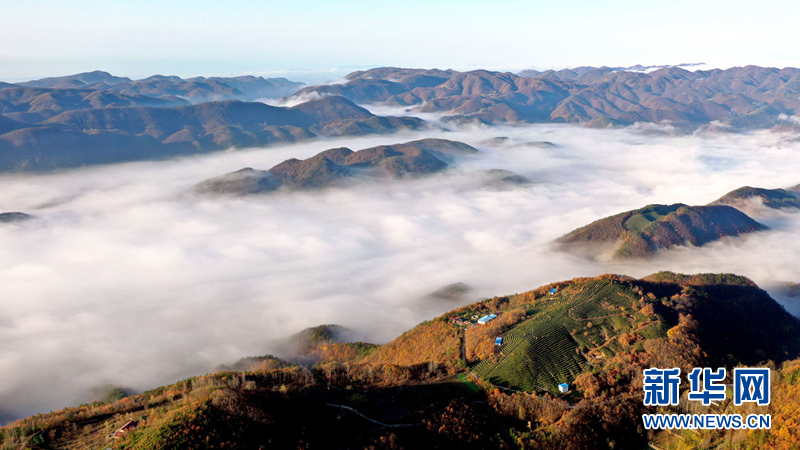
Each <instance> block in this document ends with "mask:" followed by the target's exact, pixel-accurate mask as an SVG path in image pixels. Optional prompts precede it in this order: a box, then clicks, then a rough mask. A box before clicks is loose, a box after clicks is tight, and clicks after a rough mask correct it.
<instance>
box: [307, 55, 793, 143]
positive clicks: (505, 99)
mask: <svg viewBox="0 0 800 450" xmlns="http://www.w3.org/2000/svg"><path fill="white" fill-rule="evenodd" d="M682 66H684V67H686V68H691V66H692V65H691V64H689V65H682ZM684 67H678V66H664V67H660V68H659V67H650V68H644V67H641V66H638V67H636V66H634V67H628V68H623V67H599V68H598V67H578V68H575V69H571V70H570V69H565V70H561V71H545V72H536V71H527V72H525V73H522V74H519V75H515V74H512V73H507V72H494V71H487V70H475V71H470V72H458V71H453V70H447V71H443V70H436V69H434V70H423V69H401V68H392V67H383V68H376V69H371V70H367V71H359V72H353V73H351V74H350V75H348V76H347V77H346V78H347V82H346V83H344V84H337V85H323V86H312V87H307V88H304V89H303V90H301V91H299V92H298V94H297V95H308V94H310V93H316V94H318V95H322V96H325V95H341V96H344V97H346V98H349V99H351V100H353V101H355V102H358V103H377V104H382V105H387V106H402V107H405V108H410V109H411V111H420V112H438V113H442V114H445V115H446V116H448V117H449V118H450V119H451V120H458V121H479V122H486V123H502V122H555V123H564V122H566V123H578V124H582V125H586V126H596V127H608V126H624V125H630V124H633V123H636V122H652V123H662V122H668V123H670V124H671V125H672V126H673V127H675V128H676V129H678V130H691V129H696V128H700V127H706V128H709V129H714V130H716V131H744V130H751V129H768V128H772V127H777V128H776V129H781V127H785V126H791V123H790V122H791V121H788V119H786V117H787V116H792V115H795V114H796V113H797V111H800V98H798V96H797V95H796V93H797V92H798V91H799V90H800V69H795V68H785V69H777V68H770V67H758V66H746V67H733V68H730V69H725V70H720V69H714V70H697V71H690V70H686V68H684ZM652 69H657V70H652ZM646 70H650V71H647V72H646Z"/></svg>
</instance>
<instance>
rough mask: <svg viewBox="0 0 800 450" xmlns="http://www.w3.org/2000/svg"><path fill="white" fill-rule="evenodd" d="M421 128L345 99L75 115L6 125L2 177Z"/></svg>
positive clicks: (0, 145)
mask: <svg viewBox="0 0 800 450" xmlns="http://www.w3.org/2000/svg"><path fill="white" fill-rule="evenodd" d="M2 92H3V91H0V93H2ZM423 124H424V122H423V121H421V120H419V119H416V118H408V117H402V118H400V117H379V116H375V115H373V114H371V113H370V112H369V111H367V110H365V109H363V108H360V107H358V106H356V105H355V104H353V103H352V102H350V101H348V100H345V99H343V98H341V97H328V98H325V99H321V100H315V101H311V102H308V103H304V104H301V105H298V106H295V107H293V108H281V107H274V106H268V105H265V104H263V103H247V102H240V101H224V102H210V103H203V104H199V105H192V106H181V107H174V108H161V107H159V108H154V107H107V108H95V109H82V110H72V111H65V112H62V113H60V114H58V115H56V116H53V117H51V118H49V119H47V120H46V121H44V122H42V124H37V125H30V126H27V127H23V128H20V127H19V126H18V125H17V123H9V124H7V126H8V127H10V128H11V130H12V131H10V132H7V133H5V134H2V135H0V171H4V172H9V171H27V170H52V169H56V168H67V167H79V166H83V165H89V164H102V163H113V162H123V161H136V160H144V159H157V158H167V157H172V156H175V155H187V154H196V153H202V152H209V151H215V150H224V149H227V148H231V147H237V148H241V147H249V146H259V145H270V144H275V143H283V142H295V141H298V140H303V139H310V138H313V137H316V136H355V135H364V134H371V133H391V132H394V131H397V130H400V129H417V128H419V127H422V126H423ZM0 126H3V123H2V122H0Z"/></svg>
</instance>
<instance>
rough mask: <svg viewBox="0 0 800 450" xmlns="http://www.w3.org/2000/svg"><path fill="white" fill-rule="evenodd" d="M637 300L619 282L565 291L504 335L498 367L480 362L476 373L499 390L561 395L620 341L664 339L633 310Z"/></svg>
mask: <svg viewBox="0 0 800 450" xmlns="http://www.w3.org/2000/svg"><path fill="white" fill-rule="evenodd" d="M638 299H639V294H638V293H637V292H636V291H635V290H634V289H633V288H631V287H630V286H628V285H627V284H625V283H622V282H619V281H616V280H608V279H599V280H591V281H588V282H584V283H576V284H573V285H569V286H566V287H565V288H563V289H562V290H560V291H559V292H558V293H557V294H555V295H552V296H548V298H545V299H541V300H540V301H538V302H537V303H536V306H537V310H536V312H535V313H534V315H533V316H532V317H531V318H529V319H527V320H526V321H524V322H521V323H520V324H518V325H516V326H515V327H514V328H512V329H511V330H510V331H509V332H507V333H506V334H505V335H504V340H503V345H502V346H501V347H500V356H499V358H498V359H497V360H496V361H489V360H483V361H480V362H478V363H477V364H475V365H473V366H472V370H473V371H474V372H475V373H477V374H478V375H480V376H481V377H483V378H485V379H487V380H489V381H491V382H492V383H494V384H497V385H501V386H507V387H510V388H515V389H523V390H526V391H550V392H557V385H558V384H559V383H563V382H568V383H570V382H572V380H573V379H574V378H575V377H576V376H577V375H578V374H580V373H581V372H584V371H586V370H588V369H589V368H590V361H591V360H593V359H595V358H602V357H605V356H612V355H614V354H615V353H616V352H617V351H619V350H621V349H622V348H623V345H622V344H620V343H619V342H618V340H617V339H616V338H617V337H619V336H620V335H622V334H624V333H627V332H630V331H634V332H636V333H639V334H641V335H642V336H643V337H646V338H652V337H659V336H663V335H665V330H664V329H663V328H664V327H663V326H661V325H660V323H661V322H660V321H657V322H654V323H651V322H650V319H649V318H648V317H647V316H645V315H643V314H641V313H640V312H638V311H637V310H636V309H634V305H635V303H636V302H637V301H638Z"/></svg>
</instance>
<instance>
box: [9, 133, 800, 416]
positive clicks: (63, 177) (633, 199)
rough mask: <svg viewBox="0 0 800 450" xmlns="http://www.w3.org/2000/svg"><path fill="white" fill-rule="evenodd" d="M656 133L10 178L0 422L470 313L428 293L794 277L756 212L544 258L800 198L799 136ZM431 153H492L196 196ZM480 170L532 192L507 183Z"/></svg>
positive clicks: (243, 157) (789, 256)
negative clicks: (722, 206) (697, 217)
mask: <svg viewBox="0 0 800 450" xmlns="http://www.w3.org/2000/svg"><path fill="white" fill-rule="evenodd" d="M645 131H646V130H645ZM653 134H654V133H651V132H644V131H642V130H589V129H583V128H576V127H572V126H554V125H535V126H515V127H511V126H508V127H474V128H467V129H460V130H457V131H452V132H446V131H441V132H437V131H434V132H431V131H427V132H420V133H414V134H401V135H392V136H382V137H363V138H345V139H333V140H322V141H315V142H307V143H302V144H297V145H292V146H282V147H270V148H265V149H250V150H243V151H235V152H224V153H217V154H212V155H206V156H198V157H192V158H185V159H177V160H170V161H162V162H146V163H131V164H121V165H113V166H103V167H95V168H87V169H81V170H72V171H67V172H63V173H56V174H34V175H6V176H2V177H0V210H2V211H22V212H26V213H29V214H32V215H34V216H35V217H36V219H35V220H31V221H27V222H20V223H13V224H0V285H2V286H3V295H2V297H1V298H0V422H3V421H8V420H11V419H14V418H18V417H21V416H25V415H29V414H32V413H37V412H47V411H50V410H52V409H58V408H61V407H64V406H66V405H71V404H75V403H78V402H82V401H89V400H91V398H88V396H89V394H88V393H90V392H92V390H93V389H96V387H97V386H103V385H108V384H111V385H115V386H125V387H130V388H132V389H135V390H144V389H147V388H151V387H154V386H158V385H161V384H166V383H171V382H174V381H176V380H179V379H182V378H186V377H188V376H192V375H197V374H202V373H205V372H208V371H212V370H214V368H215V367H217V365H219V364H222V363H231V362H234V361H236V360H238V359H239V358H241V357H243V356H248V355H261V354H265V353H269V352H271V351H273V349H272V348H271V346H270V343H271V342H272V341H273V340H275V339H277V338H281V337H284V336H287V335H289V334H291V333H294V332H297V331H299V330H301V329H303V328H305V327H308V326H315V325H319V324H323V323H337V324H341V325H344V326H347V327H349V328H352V329H354V330H357V331H358V332H359V333H363V334H364V335H365V336H368V337H369V339H370V340H372V341H373V342H377V343H383V342H386V341H388V340H391V339H392V338H394V337H395V336H397V335H399V334H400V333H401V332H403V331H404V330H406V329H408V328H410V327H412V326H414V325H415V324H417V323H419V322H420V321H423V320H426V319H429V318H431V317H433V316H436V315H438V314H441V313H443V312H445V311H447V310H449V309H452V308H454V307H457V306H459V303H457V302H455V303H454V302H453V301H448V300H442V299H437V298H433V297H430V296H428V294H430V293H431V292H434V291H436V290H437V289H439V288H441V287H442V286H445V285H448V284H450V283H455V282H464V283H467V284H468V285H470V286H471V287H472V288H473V289H474V290H473V291H471V292H470V294H469V296H470V298H469V299H468V300H464V301H463V302H462V303H465V302H470V301H473V300H476V299H478V298H481V297H485V296H493V295H502V294H510V293H515V292H522V291H525V290H529V289H533V288H535V287H538V286H540V285H542V284H545V283H548V282H552V281H557V280H563V279H569V278H573V277H577V276H593V275H598V274H601V273H607V272H614V273H624V274H628V275H632V276H643V275H646V274H648V273H651V272H655V271H659V270H672V271H680V272H711V271H713V272H735V273H739V274H742V275H746V276H749V277H751V278H752V279H754V280H755V281H756V282H758V283H761V284H763V286H764V287H767V288H769V287H770V286H777V285H778V284H777V283H779V282H781V281H794V282H798V281H800V265H799V264H797V262H798V260H797V255H800V213H790V212H779V211H763V214H762V215H760V216H754V218H756V219H757V220H761V221H762V222H764V223H766V224H767V225H769V226H770V227H772V229H773V230H772V231H769V232H763V233H756V234H753V235H749V236H746V237H742V238H736V239H725V240H723V241H720V242H717V243H714V244H711V245H708V246H706V247H703V248H681V249H676V250H672V251H669V252H664V253H662V255H661V256H659V257H658V258H656V259H653V260H650V261H646V262H636V263H620V262H613V263H607V262H602V261H587V260H584V259H580V258H578V257H575V256H572V255H569V254H562V253H555V252H552V251H551V250H550V247H549V245H548V243H549V242H550V241H552V240H553V239H555V238H557V237H559V236H561V235H563V234H564V233H567V232H569V231H571V230H572V229H574V228H577V227H579V226H582V225H585V224H588V223H590V222H591V221H593V220H596V219H599V218H602V217H604V216H607V215H609V214H613V213H618V212H621V211H625V210H629V209H632V208H638V207H641V206H644V205H647V204H650V203H676V202H683V203H688V204H705V203H708V202H710V201H713V200H715V199H716V198H718V197H720V196H721V195H723V194H725V193H726V192H728V191H730V190H732V189H734V188H737V187H740V186H743V185H751V186H760V187H769V188H772V187H786V186H792V185H795V184H798V183H800V179H798V178H800V175H798V174H800V157H798V151H800V149H799V148H798V147H799V145H800V144H798V143H796V142H791V141H788V140H787V139H786V136H783V135H777V134H769V133H758V134H739V135H734V134H730V135H725V134H723V135H706V136H682V137H669V136H658V135H653ZM656 134H657V133H656ZM423 137H440V138H447V139H452V140H460V141H463V142H466V143H468V144H471V145H473V146H475V147H477V148H479V149H480V150H482V152H483V153H482V155H481V156H480V157H478V158H472V159H468V160H464V161H463V162H462V163H461V164H459V165H458V167H457V168H454V169H452V170H449V171H447V172H445V173H443V174H440V175H436V176H431V177H426V178H418V179H405V180H398V181H394V182H389V183H381V184H360V185H356V186H353V187H349V188H340V189H328V190H323V191H319V192H295V193H277V194H269V195H263V196H252V197H244V198H236V197H204V196H199V195H196V194H193V193H192V187H193V186H194V185H195V184H196V183H198V182H200V181H202V180H204V179H207V178H209V177H213V176H217V175H222V174H224V173H227V172H231V171H234V170H238V169H241V168H243V167H248V166H249V167H253V168H256V169H268V168H270V167H271V166H273V165H275V164H277V163H279V162H281V161H283V160H285V159H287V158H291V157H296V158H305V157H309V156H312V155H314V154H316V153H318V152H320V151H322V150H325V149H328V148H332V147H339V146H347V147H350V148H351V149H353V150H358V149H362V148H366V147H370V146H374V145H379V144H392V143H398V142H405V141H408V140H412V139H419V138H423ZM498 137H507V138H508V139H495V138H498ZM545 141H546V142H550V143H552V144H555V145H547V144H542V142H545ZM530 143H533V144H530ZM485 169H507V170H510V171H513V172H515V173H518V174H520V175H523V176H525V177H527V178H528V179H530V180H531V181H532V183H530V184H527V185H520V186H515V187H513V186H508V187H505V188H497V187H496V186H493V185H491V184H490V183H488V182H487V178H486V177H485V175H484V172H483V170H485ZM790 306H791V305H790ZM790 310H792V309H791V308H790ZM793 311H794V312H797V308H795V309H794V310H793Z"/></svg>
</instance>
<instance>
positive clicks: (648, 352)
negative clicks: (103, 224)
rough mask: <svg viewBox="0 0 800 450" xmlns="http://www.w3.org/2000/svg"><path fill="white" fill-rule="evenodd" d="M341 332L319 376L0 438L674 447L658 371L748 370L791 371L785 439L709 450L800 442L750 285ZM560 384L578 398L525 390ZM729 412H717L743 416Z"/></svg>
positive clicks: (720, 441)
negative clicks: (353, 339) (366, 333)
mask: <svg viewBox="0 0 800 450" xmlns="http://www.w3.org/2000/svg"><path fill="white" fill-rule="evenodd" d="M490 313H491V314H495V315H496V316H497V318H495V319H494V320H491V321H489V322H487V324H486V325H478V324H476V323H475V321H476V319H477V318H478V317H480V316H483V315H487V314H490ZM337 330H338V329H337V328H336V327H332V326H324V327H318V328H315V329H310V330H307V332H304V333H301V334H300V335H298V336H300V337H301V338H302V340H303V342H305V344H303V348H305V349H306V350H307V351H315V352H317V353H318V355H322V359H321V360H320V362H318V363H317V364H316V365H314V366H311V367H309V366H305V367H304V366H298V365H293V364H289V363H286V364H278V363H276V362H275V360H274V359H265V360H264V361H265V365H264V366H263V367H262V368H257V367H253V368H251V369H250V370H243V371H242V370H239V371H236V372H218V373H214V374H210V375H206V376H202V377H195V378H191V379H187V380H184V381H181V382H179V383H176V384H173V385H170V386H165V387H162V388H158V389H154V390H151V391H148V392H145V393H142V394H138V395H134V396H131V397H128V398H125V399H123V400H119V401H112V402H109V403H96V404H92V405H84V406H81V407H77V408H69V409H65V410H62V411H56V412H53V413H49V414H44V415H39V416H35V417H31V418H28V419H23V420H20V421H17V422H15V423H13V424H9V425H7V426H5V427H3V428H2V429H0V442H2V448H36V449H49V448H67V449H73V448H74V449H77V448H106V447H107V446H110V445H113V447H114V448H119V449H134V448H135V449H168V448H169V449H172V448H198V447H209V448H210V447H212V446H213V447H215V448H259V447H264V448H270V447H277V448H287V447H292V448H294V447H297V446H298V445H299V446H303V447H305V448H354V449H355V448H359V449H361V448H364V449H378V448H380V449H392V448H394V449H397V448H422V447H425V448H442V449H444V448H470V449H472V448H474V449H478V448H517V447H519V446H524V447H525V448H535V449H576V450H577V449H585V448H623V449H628V448H629V449H640V448H643V447H644V446H646V445H647V443H648V442H650V441H651V440H653V439H659V442H662V440H663V436H660V435H658V434H653V433H648V432H647V431H646V430H644V429H643V426H642V423H641V414H642V413H646V412H648V411H649V410H650V408H648V407H645V406H643V403H642V385H641V382H642V381H641V376H640V375H641V371H642V369H643V368H648V367H680V368H683V369H686V368H689V367H693V366H700V367H703V366H704V365H705V366H709V365H710V366H713V367H717V366H725V367H733V366H736V365H739V364H750V365H752V364H759V365H763V364H767V365H768V366H774V367H780V368H779V369H777V368H776V370H775V372H774V385H773V401H772V404H771V405H770V406H768V407H763V409H764V410H763V411H761V410H759V412H768V413H771V414H773V424H772V429H771V430H762V431H760V432H758V433H753V432H747V431H741V430H726V431H722V432H714V431H700V432H699V433H700V435H701V436H702V438H703V439H704V442H705V444H704V448H725V447H726V446H729V445H731V443H734V442H737V443H745V444H746V445H759V446H762V447H763V446H768V447H771V448H780V446H782V445H791V443H792V442H795V441H794V440H795V439H796V438H797V437H798V435H797V433H798V431H797V430H796V429H795V428H793V426H792V424H791V420H792V415H791V411H793V410H794V408H796V406H797V398H799V397H797V396H796V392H797V389H796V387H797V385H798V384H797V383H796V382H795V381H796V380H797V374H798V373H800V370H799V369H800V361H798V360H794V361H793V360H792V358H796V357H797V356H798V355H800V323H799V322H798V320H797V319H796V318H794V317H791V316H790V315H788V314H787V313H786V311H785V310H783V309H782V308H781V307H780V306H779V305H778V304H777V303H776V302H775V301H774V300H772V299H771V298H770V297H769V295H767V293H766V292H764V291H763V290H761V289H759V288H758V287H757V286H756V285H755V284H754V283H753V282H752V281H750V280H748V279H746V278H744V277H739V276H736V275H731V274H699V275H679V274H674V273H670V272H662V273H657V274H653V275H651V276H648V277H645V278H642V279H638V280H637V279H634V278H630V277H625V276H618V275H604V276H600V277H595V278H578V279H573V280H568V281H562V282H557V283H552V284H550V285H546V286H542V287H540V288H537V289H535V290H532V291H529V292H525V293H522V294H514V295H509V296H503V297H495V298H491V299H487V300H484V301H481V302H478V303H474V304H471V305H467V306H464V307H462V308H458V309H456V310H454V311H451V312H449V313H446V314H444V315H442V316H440V317H437V318H435V319H432V320H431V321H428V322H425V323H423V324H420V325H419V326H417V327H415V328H413V329H412V330H409V331H408V332H406V333H405V334H403V335H402V336H400V337H399V338H397V339H396V340H394V341H392V342H390V343H388V344H385V345H382V346H369V345H365V344H360V343H352V344H339V343H336V339H335V335H336V333H338V331H337ZM496 337H502V338H503V343H502V345H495V342H494V341H495V340H496ZM563 342H567V343H569V345H571V346H573V347H574V348H575V349H576V351H572V350H570V348H567V347H564V348H562V347H563V345H562V344H561V343H563ZM321 349H324V350H321ZM347 349H351V350H349V351H348V350H347ZM562 350H564V351H566V352H567V353H566V354H570V353H571V354H572V355H574V356H570V357H569V358H567V359H564V358H563V355H564V354H562V353H561V352H562ZM559 355H562V356H559ZM597 355H602V357H597ZM465 358H466V359H465ZM767 360H768V361H767ZM269 361H271V362H269ZM526 361H527V362H526ZM267 362H269V365H267V364H266V363H267ZM573 362H574V363H576V364H577V367H578V369H577V370H573V369H574V367H573ZM578 362H579V363H578ZM478 375H480V376H478ZM552 375H556V377H557V380H558V381H563V382H569V383H570V386H571V387H572V391H571V392H570V393H567V394H558V393H556V392H555V390H554V389H553V388H554V387H553V386H551V385H549V384H548V383H547V382H546V383H545V385H542V386H532V388H525V387H524V386H523V385H524V384H525V383H527V382H529V381H531V380H537V379H540V378H541V377H542V376H544V377H545V378H547V377H550V376H552ZM493 384H499V385H503V386H505V387H507V389H503V390H501V389H499V388H497V387H495V386H494V385H493ZM534 384H538V382H536V383H534ZM519 388H522V389H523V390H519V391H518V390H515V389H519ZM684 395H685V394H684ZM729 402H730V400H727V401H726V402H724V403H723V404H722V405H720V406H719V407H718V408H717V409H719V410H720V411H722V410H723V409H724V410H725V411H726V412H737V411H740V410H741V408H742V407H733V406H732V405H729ZM713 408H714V407H711V410H713V411H715V409H713ZM130 421H134V422H135V423H134V425H129V427H130V428H129V429H128V430H124V431H120V432H119V433H114V430H117V429H120V427H122V425H123V424H125V423H128V422H130ZM691 433H693V432H691ZM678 434H680V433H678ZM111 436H116V437H111ZM673 437H674V436H673ZM686 438H690V436H689V435H687V436H686Z"/></svg>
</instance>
